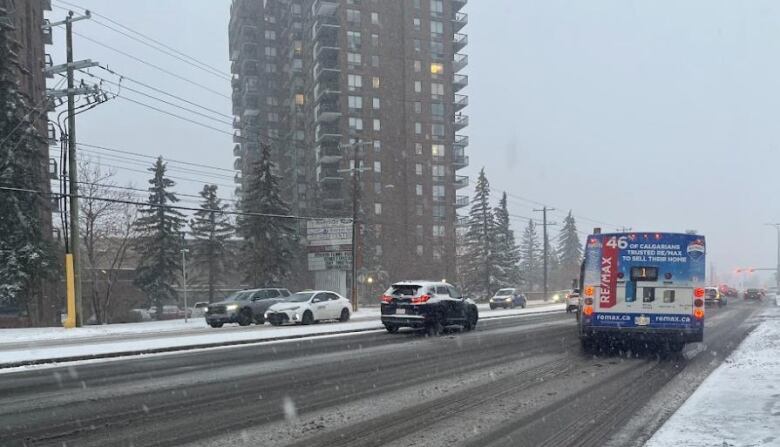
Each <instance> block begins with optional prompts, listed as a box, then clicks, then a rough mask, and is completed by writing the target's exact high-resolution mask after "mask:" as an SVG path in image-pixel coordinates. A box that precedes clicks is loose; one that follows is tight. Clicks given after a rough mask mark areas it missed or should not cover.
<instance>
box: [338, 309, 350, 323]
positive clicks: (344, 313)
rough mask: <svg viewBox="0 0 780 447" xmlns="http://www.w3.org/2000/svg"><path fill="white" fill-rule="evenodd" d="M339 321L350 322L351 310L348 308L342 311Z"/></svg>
mask: <svg viewBox="0 0 780 447" xmlns="http://www.w3.org/2000/svg"><path fill="white" fill-rule="evenodd" d="M339 321H341V322H342V323H343V322H346V321H349V309H347V308H346V307H345V308H343V309H341V316H339Z"/></svg>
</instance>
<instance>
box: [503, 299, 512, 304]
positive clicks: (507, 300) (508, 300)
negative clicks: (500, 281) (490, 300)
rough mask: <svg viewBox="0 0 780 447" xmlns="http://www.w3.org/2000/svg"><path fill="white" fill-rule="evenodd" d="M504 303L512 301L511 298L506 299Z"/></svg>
mask: <svg viewBox="0 0 780 447" xmlns="http://www.w3.org/2000/svg"><path fill="white" fill-rule="evenodd" d="M504 301H506V302H507V303H508V302H510V301H512V298H507V299H505V300H504Z"/></svg>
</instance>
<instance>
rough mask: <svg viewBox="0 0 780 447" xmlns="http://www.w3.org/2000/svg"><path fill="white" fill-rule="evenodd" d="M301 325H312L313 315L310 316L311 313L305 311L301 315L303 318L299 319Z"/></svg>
mask: <svg viewBox="0 0 780 447" xmlns="http://www.w3.org/2000/svg"><path fill="white" fill-rule="evenodd" d="M301 323H303V324H312V323H314V315H312V313H311V311H309V310H307V311H306V312H304V313H303V318H301Z"/></svg>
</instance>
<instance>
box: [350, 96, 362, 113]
mask: <svg viewBox="0 0 780 447" xmlns="http://www.w3.org/2000/svg"><path fill="white" fill-rule="evenodd" d="M347 102H348V103H349V108H350V110H359V109H362V108H363V97H362V96H350V97H349V98H347Z"/></svg>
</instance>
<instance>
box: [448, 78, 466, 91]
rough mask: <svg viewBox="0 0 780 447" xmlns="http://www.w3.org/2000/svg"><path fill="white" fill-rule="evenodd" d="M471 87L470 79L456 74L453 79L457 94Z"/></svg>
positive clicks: (453, 86)
mask: <svg viewBox="0 0 780 447" xmlns="http://www.w3.org/2000/svg"><path fill="white" fill-rule="evenodd" d="M468 85H469V77H468V76H466V75H462V74H456V75H454V76H453V77H452V88H453V90H455V91H456V92H459V91H461V90H463V89H464V88H465V87H466V86H468Z"/></svg>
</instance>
